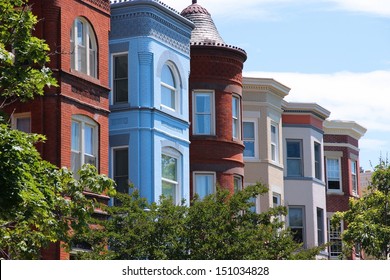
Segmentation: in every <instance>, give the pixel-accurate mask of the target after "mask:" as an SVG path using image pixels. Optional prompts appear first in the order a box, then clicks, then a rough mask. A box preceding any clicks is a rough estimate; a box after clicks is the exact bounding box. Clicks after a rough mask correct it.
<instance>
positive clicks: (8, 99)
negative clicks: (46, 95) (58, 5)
mask: <svg viewBox="0 0 390 280" xmlns="http://www.w3.org/2000/svg"><path fill="white" fill-rule="evenodd" d="M0 11H1V14H0V96H1V97H2V99H3V100H2V103H0V109H1V108H2V107H4V106H6V105H7V104H10V103H12V102H14V101H16V100H19V101H22V102H24V101H28V100H31V99H33V98H34V97H35V96H37V95H42V94H43V92H44V91H43V90H44V88H45V86H56V85H57V81H56V80H55V79H54V78H53V77H52V72H51V70H50V69H49V68H47V67H46V64H47V63H48V62H49V56H48V54H49V53H48V52H49V46H48V45H47V44H46V43H45V41H44V40H42V39H39V38H37V37H35V36H33V35H32V32H33V30H34V26H35V25H36V23H37V18H36V16H34V15H33V14H32V12H31V10H30V7H29V6H28V5H27V1H26V0H16V1H8V0H0Z"/></svg>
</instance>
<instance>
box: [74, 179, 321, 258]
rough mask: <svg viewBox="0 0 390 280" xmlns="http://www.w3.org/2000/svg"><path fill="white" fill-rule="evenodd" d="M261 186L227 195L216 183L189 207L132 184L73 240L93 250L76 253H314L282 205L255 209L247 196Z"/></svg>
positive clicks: (209, 255) (243, 255)
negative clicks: (296, 235) (153, 198)
mask: <svg viewBox="0 0 390 280" xmlns="http://www.w3.org/2000/svg"><path fill="white" fill-rule="evenodd" d="M266 191H267V190H266V188H265V187H264V186H263V185H261V184H257V185H255V186H250V187H247V188H245V189H244V190H243V191H241V192H238V193H236V194H234V195H230V194H229V192H228V191H226V190H222V189H218V191H217V192H216V193H215V194H211V195H209V196H207V197H205V198H204V199H203V200H200V199H199V198H197V197H196V198H195V199H194V201H193V202H192V205H191V207H187V206H185V205H184V203H183V204H181V205H174V204H173V203H172V200H171V199H169V198H164V197H162V198H161V200H160V201H159V203H148V202H147V201H146V200H145V199H143V198H141V197H140V196H139V192H138V191H137V190H136V189H134V188H131V191H130V195H125V194H120V193H118V194H117V195H116V198H115V199H117V200H118V199H119V200H120V201H121V203H122V204H121V205H120V206H113V207H108V208H107V209H106V211H107V212H108V213H109V214H110V218H109V219H108V220H105V221H98V220H95V221H93V222H92V223H99V222H100V225H101V226H100V227H99V229H98V230H96V229H90V231H89V232H88V233H85V235H83V236H80V235H79V236H77V240H75V242H87V243H89V244H90V245H91V246H92V251H90V252H84V253H80V254H79V255H78V257H79V258H80V259H116V260H134V259H149V260H165V259H166V260H189V259H204V260H212V259H233V260H244V259H276V260H282V259H303V258H309V259H312V258H314V256H315V255H317V254H318V252H319V250H320V249H319V248H315V249H314V250H310V251H308V250H302V251H301V250H300V244H297V243H295V242H294V241H293V238H292V235H291V233H290V231H289V230H286V229H284V224H283V222H281V221H280V220H279V219H278V217H281V215H285V214H286V209H285V208H284V207H278V208H273V209H271V210H270V211H269V212H266V213H263V214H256V213H254V212H252V211H251V210H250V209H251V207H252V206H253V204H252V203H251V202H250V201H251V198H253V197H256V196H258V195H260V194H262V193H264V192H266Z"/></svg>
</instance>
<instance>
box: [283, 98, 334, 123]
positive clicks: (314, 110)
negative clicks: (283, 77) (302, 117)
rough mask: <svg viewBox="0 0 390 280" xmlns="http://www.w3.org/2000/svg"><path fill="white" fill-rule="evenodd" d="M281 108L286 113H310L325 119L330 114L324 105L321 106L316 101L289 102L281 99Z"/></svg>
mask: <svg viewBox="0 0 390 280" xmlns="http://www.w3.org/2000/svg"><path fill="white" fill-rule="evenodd" d="M282 108H283V110H284V112H285V113H287V114H288V113H290V114H312V115H314V116H316V117H318V118H320V119H322V120H325V119H327V118H329V116H330V111H328V110H326V109H325V108H324V107H321V106H320V105H318V104H317V103H300V102H299V103H298V102H291V103H290V102H287V101H285V100H282Z"/></svg>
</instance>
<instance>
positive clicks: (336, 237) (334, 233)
mask: <svg viewBox="0 0 390 280" xmlns="http://www.w3.org/2000/svg"><path fill="white" fill-rule="evenodd" d="M330 221H331V217H329V216H328V242H329V244H330V245H329V248H328V251H329V257H330V258H331V259H338V258H339V256H340V255H341V254H342V253H343V243H342V240H341V234H342V233H343V231H344V221H340V230H333V229H332V227H331V222H330ZM333 242H337V243H339V245H340V247H341V250H340V251H332V245H333V244H332V243H333ZM333 248H334V247H333Z"/></svg>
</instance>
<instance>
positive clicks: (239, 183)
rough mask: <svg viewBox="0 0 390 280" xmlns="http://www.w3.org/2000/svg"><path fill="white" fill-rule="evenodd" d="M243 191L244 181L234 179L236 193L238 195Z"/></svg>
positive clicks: (238, 178)
mask: <svg viewBox="0 0 390 280" xmlns="http://www.w3.org/2000/svg"><path fill="white" fill-rule="evenodd" d="M241 190H242V179H241V177H234V192H235V193H237V192H239V191H241Z"/></svg>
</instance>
